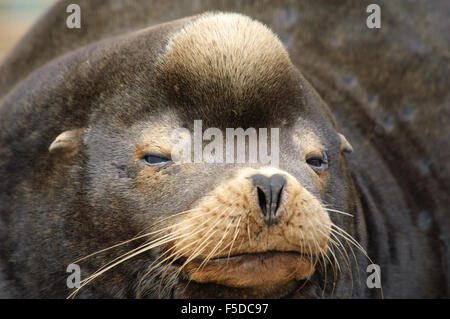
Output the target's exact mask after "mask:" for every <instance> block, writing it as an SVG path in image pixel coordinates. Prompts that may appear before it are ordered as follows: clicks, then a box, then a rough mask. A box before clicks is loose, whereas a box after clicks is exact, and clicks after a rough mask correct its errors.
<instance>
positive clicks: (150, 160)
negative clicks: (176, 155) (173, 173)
mask: <svg viewBox="0 0 450 319" xmlns="http://www.w3.org/2000/svg"><path fill="white" fill-rule="evenodd" d="M143 160H144V162H145V164H147V165H150V166H157V165H163V164H166V163H168V162H171V159H169V158H167V157H162V156H158V155H152V154H145V155H144V158H143Z"/></svg>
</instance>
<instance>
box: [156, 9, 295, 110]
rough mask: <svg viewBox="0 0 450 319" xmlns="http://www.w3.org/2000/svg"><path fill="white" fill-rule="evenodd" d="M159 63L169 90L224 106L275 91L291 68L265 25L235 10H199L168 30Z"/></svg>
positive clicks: (192, 99)
mask: <svg viewBox="0 0 450 319" xmlns="http://www.w3.org/2000/svg"><path fill="white" fill-rule="evenodd" d="M158 68H159V71H160V74H161V75H162V76H163V77H164V81H163V82H164V83H166V85H167V86H168V90H169V91H170V93H171V94H175V95H178V96H182V97H185V98H188V99H189V103H190V104H200V103H202V104H203V105H204V104H205V103H208V102H212V100H211V99H213V98H214V103H211V105H213V104H217V99H219V97H218V96H220V99H222V101H223V102H224V103H226V104H227V105H228V106H230V105H231V104H232V103H234V102H235V103H236V104H240V105H243V106H244V105H245V101H253V102H256V103H258V102H259V101H261V100H263V99H267V96H268V95H270V94H271V93H273V94H277V93H279V92H280V90H283V89H284V87H285V86H286V84H287V83H292V77H291V75H292V74H293V71H294V69H295V68H294V66H293V65H292V63H291V61H290V59H289V56H288V53H287V52H286V50H285V49H284V47H283V45H282V43H281V42H280V41H279V39H278V38H277V36H276V35H275V34H274V33H273V32H272V31H271V30H270V29H269V28H267V27H266V26H265V25H263V24H261V23H260V22H257V21H255V20H252V19H251V18H249V17H247V16H243V15H240V14H234V13H206V14H203V15H200V16H199V17H198V18H196V19H194V20H193V21H192V22H190V23H188V24H187V25H185V26H184V27H183V28H182V29H181V30H179V31H177V32H176V33H175V34H172V35H171V37H170V39H169V41H168V44H167V47H166V51H165V53H164V54H163V55H162V56H161V58H160V60H159V64H158ZM261 95H264V97H263V96H261ZM278 96H279V94H278Z"/></svg>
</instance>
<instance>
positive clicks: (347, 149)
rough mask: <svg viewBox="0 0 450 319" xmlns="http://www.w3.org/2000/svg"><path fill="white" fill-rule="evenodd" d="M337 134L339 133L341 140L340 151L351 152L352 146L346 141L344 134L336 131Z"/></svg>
mask: <svg viewBox="0 0 450 319" xmlns="http://www.w3.org/2000/svg"><path fill="white" fill-rule="evenodd" d="M338 134H339V138H340V140H341V152H345V153H352V152H353V147H352V146H351V145H350V143H349V142H348V141H347V139H346V138H345V136H344V135H342V134H341V133H338Z"/></svg>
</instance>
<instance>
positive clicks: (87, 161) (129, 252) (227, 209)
mask: <svg viewBox="0 0 450 319" xmlns="http://www.w3.org/2000/svg"><path fill="white" fill-rule="evenodd" d="M158 30H160V29H156V30H155V29H149V30H144V31H141V32H138V33H137V34H135V35H134V42H133V43H134V45H135V47H134V48H138V49H139V50H140V51H139V52H142V51H143V50H142V48H143V47H145V46H144V44H142V43H143V42H142V41H143V40H142V39H144V38H145V37H148V34H153V35H154V34H157V36H158V39H160V41H159V42H158V43H157V44H154V48H155V47H156V49H153V50H150V51H151V52H147V53H146V54H145V53H139V54H142V56H145V57H146V60H145V61H143V60H133V59H130V60H126V61H122V62H123V64H122V65H121V69H120V70H121V71H120V72H112V71H109V72H110V73H111V77H114V78H115V80H114V81H112V83H113V84H111V86H112V87H113V88H108V93H107V94H100V97H98V99H97V100H96V102H95V103H96V105H97V107H96V108H95V109H94V110H92V112H91V114H90V115H89V122H88V125H86V127H82V128H75V129H72V130H67V131H64V132H61V134H60V135H59V136H58V137H56V138H55V139H54V141H53V142H52V143H51V145H50V147H49V151H50V153H51V156H53V157H55V158H59V159H64V161H65V162H67V161H69V162H70V161H73V163H78V164H77V165H81V167H82V168H83V179H82V182H81V183H82V184H83V185H84V186H83V189H84V192H85V198H86V204H80V205H81V206H83V205H85V206H83V207H84V208H82V209H83V210H89V213H88V215H89V216H90V217H89V219H88V220H86V222H89V223H90V224H91V226H92V229H95V232H96V234H95V235H92V236H93V237H94V238H98V239H99V238H101V240H98V241H97V243H102V244H104V245H105V246H104V247H103V248H105V249H106V248H108V252H109V253H111V252H112V251H114V249H116V248H117V249H123V250H122V251H120V252H121V253H120V254H119V253H117V254H116V255H114V254H112V255H108V257H109V258H110V259H105V258H106V257H105V258H104V259H101V258H100V259H96V262H97V263H96V264H95V263H94V262H93V264H90V265H89V266H86V267H88V268H92V267H93V265H94V264H95V265H97V266H103V268H102V269H101V271H100V272H99V273H96V274H94V275H93V276H91V277H87V280H85V281H84V282H83V285H82V288H81V290H80V292H81V293H82V292H83V289H89V286H90V285H89V284H90V283H91V281H92V280H93V279H96V278H98V277H99V276H102V277H103V280H101V284H98V285H97V287H99V285H100V286H101V285H104V286H105V287H110V288H108V289H110V291H115V289H116V288H111V287H117V286H118V285H119V286H120V285H122V286H126V287H129V289H131V290H132V291H133V293H135V295H136V296H138V297H167V296H173V297H281V296H287V295H289V294H293V293H295V292H300V295H303V296H312V295H314V294H315V292H314V293H313V292H311V293H309V294H308V289H312V288H311V287H314V280H317V281H318V282H323V281H324V278H325V277H324V276H325V275H324V270H325V269H326V268H327V267H328V273H329V274H330V273H331V274H332V276H331V278H332V282H333V281H334V282H337V281H339V278H340V274H339V273H340V271H342V269H343V268H344V267H345V264H343V263H340V264H339V263H338V259H339V258H338V256H337V255H338V253H337V251H338V250H339V249H341V248H340V247H339V246H338V245H339V244H338V242H339V241H344V238H345V237H347V235H348V234H347V235H345V234H344V233H342V232H341V230H342V231H344V230H345V229H346V224H347V220H348V219H350V218H351V217H350V216H348V212H353V211H354V210H355V204H354V201H355V200H354V196H355V195H354V193H353V186H352V185H353V184H352V182H351V179H350V176H349V174H348V171H347V168H346V162H345V158H344V155H343V153H344V152H350V151H351V150H352V148H351V146H350V144H349V143H348V142H347V140H346V139H345V137H344V136H343V135H342V134H340V133H339V132H338V130H337V128H336V125H335V123H334V121H333V117H332V115H331V113H330V111H329V109H328V107H327V105H326V104H325V103H324V102H323V100H322V99H321V98H320V97H319V95H318V94H317V93H316V92H315V91H314V89H313V88H312V87H311V86H310V84H309V83H308V82H307V81H306V79H305V78H304V77H303V76H302V74H301V73H300V72H299V70H298V69H297V68H296V67H295V66H294V65H293V64H292V63H291V61H290V58H289V55H288V53H287V52H286V50H285V48H284V47H283V45H282V43H281V42H280V41H279V39H278V38H277V36H276V35H274V34H273V33H272V31H270V30H269V29H268V28H267V27H266V26H264V25H263V24H261V23H259V22H257V21H254V20H252V19H251V18H249V17H246V16H243V15H239V14H224V13H208V14H204V15H200V16H197V17H194V18H192V19H189V20H187V21H184V20H183V22H177V24H176V27H173V28H167V29H164V30H165V31H164V32H162V31H158ZM154 38H156V36H153V38H152V39H154ZM126 41H132V40H126ZM126 47H127V50H128V51H127V52H133V47H130V45H129V43H128V44H127V46H126ZM136 50H137V49H136ZM150 53H151V54H150ZM113 56H114V54H112V53H111V57H110V58H111V59H112V57H113ZM90 63H98V64H99V65H102V66H103V67H104V70H106V68H105V65H108V66H110V67H111V68H113V69H114V65H113V63H108V61H107V60H106V62H105V59H104V58H103V59H100V60H99V61H94V60H92V61H90ZM104 72H106V71H104ZM200 121H201V122H200ZM198 123H201V128H200V131H198V130H197V131H196V129H198V126H197V127H196V125H198ZM180 129H182V131H181V132H182V133H183V134H184V135H183V134H181V135H183V139H184V141H185V144H183V145H184V146H186V145H187V146H190V147H189V148H185V149H184V150H188V151H187V154H188V155H189V159H190V162H189V160H185V158H184V160H178V159H175V158H174V152H173V150H174V149H175V148H176V147H177V146H179V142H180V134H178V135H176V134H175V135H174V132H180ZM211 129H212V130H211ZM230 129H234V131H233V132H234V133H236V134H238V132H241V133H242V132H244V136H245V134H247V137H244V139H245V141H246V143H247V144H246V146H245V147H244V148H239V147H236V148H235V147H234V146H233V147H232V148H230V149H227V146H228V143H234V142H235V137H234V136H231V137H230V136H229V135H227V133H230ZM240 129H241V131H239V130H240ZM199 132H200V135H199ZM217 132H219V133H221V135H220V134H219V133H217ZM264 132H265V134H266V135H264V134H263V133H264ZM213 135H214V139H213V138H212V137H213ZM255 136H256V140H257V141H258V142H257V144H253V145H257V148H252V146H251V143H250V141H251V140H252V139H253V138H254V137H255ZM238 140H239V138H236V142H238ZM199 141H200V142H199ZM213 142H214V143H218V144H212V143H213ZM212 145H219V146H218V147H215V148H214V152H213V153H212V154H213V157H214V158H216V159H220V158H222V159H223V161H222V162H220V160H219V161H211V160H207V156H206V154H207V153H208V152H207V151H211V149H212ZM264 148H266V149H267V152H265V153H264V152H263V150H264ZM255 152H256V154H257V157H256V160H255V161H250V160H249V159H250V158H252V156H254V154H255ZM199 154H200V155H199ZM208 154H211V152H209V153H208ZM184 155H186V152H185V154H184ZM263 155H267V157H268V158H270V159H272V160H274V159H275V157H277V160H276V161H275V162H274V161H264V159H263ZM198 156H200V157H198ZM242 156H243V157H242ZM243 158H244V160H242V159H243ZM196 159H198V160H196ZM80 163H82V164H80ZM71 174H73V172H72V173H71ZM86 207H88V208H86ZM348 236H349V235H348ZM106 243H108V245H106ZM116 244H117V245H116ZM119 244H120V245H119ZM133 244H134V246H133ZM130 245H131V246H130ZM93 247H97V248H99V250H100V249H101V246H99V245H93ZM110 247H115V248H110ZM125 247H126V248H127V249H125ZM342 249H343V248H342ZM105 251H106V250H105ZM105 251H103V252H105ZM83 252H86V253H88V252H90V253H94V252H95V251H89V249H88V248H86V247H84V248H83ZM96 256H99V255H96ZM100 256H102V253H100ZM112 256H113V257H117V259H115V260H113V259H114V258H112ZM79 257H81V255H80V256H79ZM89 260H91V257H89V258H87V259H84V262H88V261H89ZM111 260H113V261H112V262H111V263H109V264H108V262H109V261H111ZM327 265H328V266H327ZM330 265H331V266H330ZM118 268H120V269H121V271H117V272H114V271H115V270H116V269H118ZM93 270H95V269H94V268H93ZM108 272H109V273H114V274H115V275H114V276H113V275H109V274H108ZM131 274H132V275H131ZM108 276H113V277H114V278H112V279H111V280H108V279H107V277H108ZM108 285H109V286H108ZM133 293H131V294H133Z"/></svg>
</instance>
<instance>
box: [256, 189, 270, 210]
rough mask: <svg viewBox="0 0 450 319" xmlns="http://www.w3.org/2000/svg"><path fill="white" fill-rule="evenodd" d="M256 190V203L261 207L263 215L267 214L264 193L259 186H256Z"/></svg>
mask: <svg viewBox="0 0 450 319" xmlns="http://www.w3.org/2000/svg"><path fill="white" fill-rule="evenodd" d="M256 189H257V191H258V204H259V207H261V210H262V212H263V214H264V215H267V209H266V207H267V199H266V194H264V192H263V191H262V190H261V188H259V187H257V188H256Z"/></svg>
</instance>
